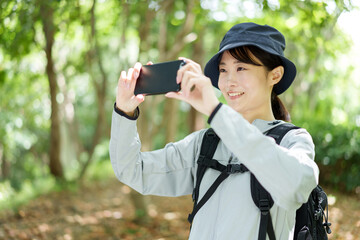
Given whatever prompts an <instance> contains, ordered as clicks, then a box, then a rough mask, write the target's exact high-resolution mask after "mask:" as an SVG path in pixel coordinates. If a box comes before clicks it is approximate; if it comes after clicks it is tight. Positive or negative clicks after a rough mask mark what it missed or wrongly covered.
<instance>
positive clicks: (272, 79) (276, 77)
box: [268, 66, 284, 86]
mask: <svg viewBox="0 0 360 240" xmlns="http://www.w3.org/2000/svg"><path fill="white" fill-rule="evenodd" d="M283 75H284V67H283V66H278V67H276V68H274V69H273V70H271V71H270V74H269V75H268V76H269V83H270V84H271V85H272V86H274V85H275V84H277V83H278V82H280V80H281V78H282V77H283Z"/></svg>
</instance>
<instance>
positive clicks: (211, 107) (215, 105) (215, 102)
mask: <svg viewBox="0 0 360 240" xmlns="http://www.w3.org/2000/svg"><path fill="white" fill-rule="evenodd" d="M219 104H220V101H219V100H218V99H217V98H216V100H214V101H212V103H211V104H209V106H210V107H209V110H208V112H207V116H210V115H211V114H212V113H213V112H214V110H215V109H216V108H217V107H218V105H219Z"/></svg>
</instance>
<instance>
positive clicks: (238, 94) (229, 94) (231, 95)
mask: <svg viewBox="0 0 360 240" xmlns="http://www.w3.org/2000/svg"><path fill="white" fill-rule="evenodd" d="M244 94H245V93H244V92H231V93H230V92H229V93H228V96H229V97H238V96H242V95H244Z"/></svg>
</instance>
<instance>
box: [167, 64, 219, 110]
mask: <svg viewBox="0 0 360 240" xmlns="http://www.w3.org/2000/svg"><path fill="white" fill-rule="evenodd" d="M179 59H180V60H184V61H185V62H186V65H185V66H183V67H182V68H180V69H179V71H178V73H177V77H176V82H177V83H180V84H181V91H180V92H169V93H167V94H166V95H165V96H166V97H168V98H175V99H179V100H182V101H185V102H187V103H189V104H190V105H191V106H193V107H194V108H195V109H196V110H197V111H199V112H201V113H203V114H205V115H207V116H209V115H210V114H211V113H212V111H213V110H214V109H215V108H216V106H217V105H218V104H219V100H218V99H217V97H216V95H215V92H214V89H213V86H212V84H211V80H210V78H208V77H206V76H205V75H204V74H203V73H202V70H201V67H200V65H199V64H198V63H196V62H194V61H192V60H190V59H185V58H179Z"/></svg>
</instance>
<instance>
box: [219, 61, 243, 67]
mask: <svg viewBox="0 0 360 240" xmlns="http://www.w3.org/2000/svg"><path fill="white" fill-rule="evenodd" d="M233 63H235V64H237V63H244V62H241V61H239V60H236V61H234V62H233ZM220 65H226V63H225V62H220V63H219V66H220Z"/></svg>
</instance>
